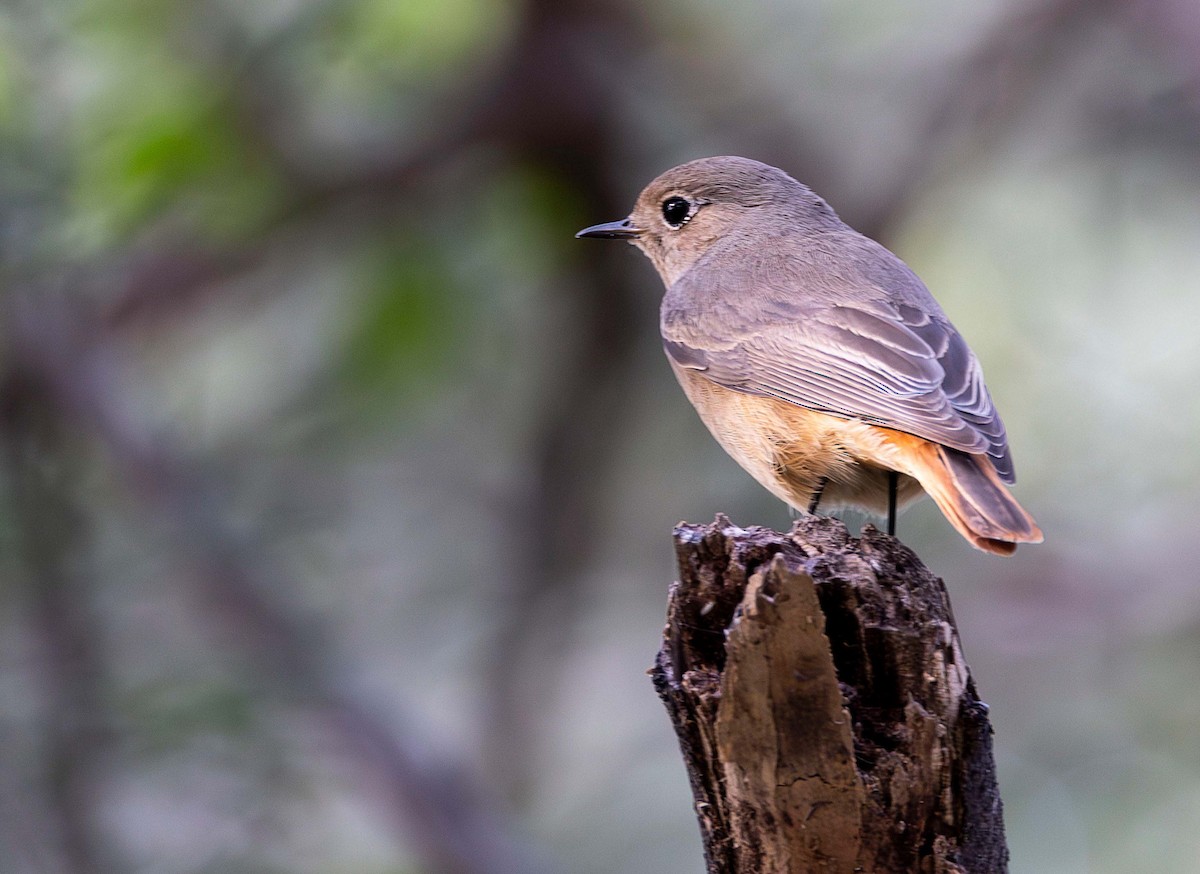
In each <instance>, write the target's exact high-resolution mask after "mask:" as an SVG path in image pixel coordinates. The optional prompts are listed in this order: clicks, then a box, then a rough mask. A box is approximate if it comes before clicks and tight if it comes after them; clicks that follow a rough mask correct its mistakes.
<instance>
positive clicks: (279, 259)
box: [0, 0, 1200, 874]
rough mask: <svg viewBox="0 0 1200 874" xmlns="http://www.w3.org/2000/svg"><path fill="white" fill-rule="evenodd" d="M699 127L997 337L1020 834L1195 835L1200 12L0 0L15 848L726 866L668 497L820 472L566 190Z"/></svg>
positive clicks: (1, 343)
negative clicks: (763, 432) (789, 184)
mask: <svg viewBox="0 0 1200 874" xmlns="http://www.w3.org/2000/svg"><path fill="white" fill-rule="evenodd" d="M711 154H743V155H747V156H749V157H754V158H758V159H760V160H764V161H767V162H769V163H773V164H776V165H778V166H781V167H783V168H784V169H786V170H788V171H789V172H790V173H792V175H794V176H796V177H797V178H799V179H801V180H802V181H804V182H807V183H808V184H809V185H811V186H812V187H813V188H814V189H816V190H817V191H818V192H819V193H821V194H822V195H823V196H825V197H826V199H828V200H829V201H830V202H831V203H832V204H833V205H834V207H835V208H836V209H838V210H839V212H840V213H841V215H842V216H843V218H845V219H846V220H847V221H848V222H849V223H850V224H852V225H854V226H855V227H857V228H859V229H860V230H862V231H864V232H866V233H868V234H871V235H873V236H876V237H878V238H879V239H881V240H882V241H883V242H885V243H886V244H887V245H889V246H890V247H891V248H892V249H894V250H895V251H896V252H898V253H899V254H900V255H901V256H902V257H903V258H905V260H907V261H908V262H909V264H910V265H912V266H913V268H914V269H915V270H916V271H917V273H918V274H920V275H921V276H922V277H923V278H924V279H925V281H926V282H927V284H928V285H929V286H930V288H931V289H932V290H933V292H934V294H935V295H936V296H937V297H938V298H939V300H940V301H941V302H942V304H943V306H944V308H945V309H946V310H947V312H948V313H949V314H950V316H951V318H952V319H953V320H954V321H955V323H956V324H957V325H958V327H959V328H960V330H961V331H962V332H963V333H964V335H965V336H966V337H967V338H968V340H969V341H970V342H971V344H972V346H973V347H974V349H975V351H976V352H977V353H978V355H979V356H980V358H981V359H982V360H983V362H984V365H985V369H986V372H987V375H988V382H989V385H990V387H991V389H992V393H993V396H994V397H995V399H996V401H997V404H998V405H999V407H1000V409H1001V411H1002V413H1003V414H1004V417H1005V420H1006V422H1007V424H1008V427H1009V432H1010V437H1011V442H1012V445H1013V447H1014V452H1015V457H1016V462H1017V470H1018V476H1019V478H1020V482H1019V485H1018V486H1017V489H1016V493H1017V495H1018V496H1019V498H1020V499H1021V501H1022V502H1023V503H1024V504H1025V505H1026V506H1027V507H1028V508H1029V509H1030V510H1031V511H1032V512H1033V514H1034V515H1035V516H1036V517H1037V518H1038V521H1039V522H1040V523H1041V525H1042V527H1043V529H1044V530H1045V532H1046V543H1045V544H1044V545H1042V546H1037V547H1032V548H1029V547H1027V548H1023V549H1021V551H1020V552H1019V553H1018V555H1017V556H1016V557H1015V558H1014V559H1011V560H1000V559H995V558H991V557H988V556H984V555H982V554H980V553H977V552H975V551H974V550H972V549H971V548H970V547H969V546H967V545H966V544H965V543H964V542H963V541H962V539H961V538H959V537H958V535H957V534H955V532H954V531H953V530H952V529H951V528H950V527H949V525H948V524H946V523H945V521H944V520H943V519H941V517H940V516H939V514H938V513H937V511H936V509H935V508H934V507H933V506H932V505H931V504H929V503H928V502H926V503H925V504H923V505H922V506H920V507H919V508H917V509H914V510H913V511H911V512H909V513H908V514H906V515H905V516H904V517H903V518H902V519H901V523H900V529H899V530H900V534H901V536H902V538H903V539H904V540H905V541H906V542H907V543H909V544H910V545H912V546H913V547H914V548H915V549H916V550H917V551H918V552H919V553H920V555H921V556H922V557H923V558H924V560H925V561H926V563H927V564H928V565H929V566H930V567H931V568H932V569H933V570H934V571H935V572H936V573H938V574H939V575H942V576H944V577H945V578H946V580H947V584H948V587H949V590H950V593H951V596H952V598H953V600H954V607H955V612H956V615H957V618H958V622H959V626H960V631H961V633H962V636H963V639H964V645H965V648H966V653H967V656H968V659H969V661H970V663H971V665H972V668H973V670H974V673H975V676H976V680H977V682H978V684H979V688H980V690H981V693H982V695H983V697H984V698H985V699H986V700H987V701H988V702H989V704H990V705H991V707H992V711H991V712H992V719H993V724H994V726H995V729H996V751H997V756H998V760H999V766H1000V783H1001V791H1002V793H1003V796H1004V799H1005V804H1006V814H1007V823H1008V834H1009V841H1010V845H1011V849H1012V856H1013V861H1012V868H1013V870H1014V871H1015V872H1053V874H1082V872H1096V874H1110V872H1111V874H1116V872H1129V871H1195V870H1200V731H1198V730H1197V725H1198V722H1200V693H1198V691H1197V690H1198V689H1200V585H1197V577H1198V576H1200V570H1198V568H1200V536H1198V535H1197V527H1198V523H1200V493H1198V486H1200V451H1198V445H1197V434H1198V433H1200V397H1198V395H1197V390H1198V389H1200V343H1198V340H1197V338H1198V336H1200V333H1198V332H1200V6H1197V5H1196V4H1194V3H1187V2H1178V0H1112V2H1090V0H1028V2H1006V0H989V2H982V3H961V2H951V0H923V2H920V3H904V4H881V3H877V2H871V0H852V2H851V0H824V2H818V0H809V2H784V0H761V2H754V3H741V4H731V3H728V2H717V0H690V2H689V0H662V2H658V3H653V4H649V3H634V2H626V0H607V2H598V0H597V2H592V0H557V2H556V0H527V2H524V3H519V2H515V0H512V2H504V0H436V2H434V0H340V2H329V0H259V2H238V0H187V2H185V0H4V2H3V3H2V4H0V295H2V296H0V302H2V306H3V309H2V312H3V333H2V334H0V366H2V368H3V373H2V374H0V425H2V428H3V431H2V434H3V444H4V445H3V449H4V455H3V463H2V465H0V470H2V473H0V488H2V489H3V492H4V495H3V498H4V500H3V501H2V502H0V575H2V576H0V870H2V871H3V872H4V874H27V872H39V874H40V872H64V874H91V872H97V874H101V872H105V874H107V872H126V871H136V872H156V874H157V872H162V874H198V872H264V874H265V872H331V874H332V872H368V874H369V872H380V874H384V872H387V874H401V872H442V871H499V872H503V871H513V872H515V871H535V870H545V871H569V872H580V874H591V872H596V874H599V872H643V871H658V872H663V874H671V872H699V871H701V870H703V863H702V859H701V850H700V841H699V836H698V832H697V828H696V823H695V820H694V817H693V814H692V812H691V809H690V808H691V799H690V794H689V792H688V789H687V785H686V780H685V776H684V771H683V767H682V764H681V762H680V761H679V759H678V754H677V750H676V746H675V739H674V736H673V734H672V731H671V728H670V725H669V723H668V721H667V719H666V716H665V713H664V712H663V710H662V707H661V705H660V704H659V702H658V701H657V699H656V698H655V697H654V694H653V692H652V690H651V687H650V683H649V680H648V678H647V677H645V676H644V673H643V672H644V669H645V668H647V667H648V666H649V664H650V662H651V659H652V657H653V653H654V651H655V649H656V648H657V644H658V635H659V632H660V630H661V626H662V622H663V608H664V604H665V593H666V588H667V585H668V583H669V582H670V580H671V579H672V577H673V575H674V570H673V567H672V551H671V546H670V539H669V537H670V531H671V528H672V526H673V525H674V524H675V523H676V522H678V521H679V520H680V519H687V520H692V521H706V520H708V519H710V518H711V517H712V516H713V514H714V512H716V511H718V510H720V511H725V512H728V513H729V514H730V515H731V516H732V517H733V519H734V520H735V521H736V522H738V523H740V524H743V525H747V524H767V525H772V526H775V527H783V526H786V525H787V524H788V516H787V513H786V512H785V509H784V508H783V507H782V506H781V505H779V504H778V503H777V502H775V501H774V500H773V499H771V498H770V497H769V496H768V495H767V494H766V493H765V492H764V491H762V490H761V489H760V488H759V487H758V486H757V485H755V484H754V483H753V482H752V481H751V480H750V479H749V477H748V476H746V475H745V474H743V473H742V472H741V471H740V470H739V469H738V468H737V467H736V466H735V465H734V463H733V462H732V461H730V460H728V459H727V458H726V457H725V456H724V454H723V453H722V452H721V451H720V449H719V448H718V447H717V446H716V444H715V443H714V442H713V441H712V440H711V438H710V437H709V436H708V434H707V433H706V432H705V431H704V429H703V427H702V426H701V424H700V423H699V421H698V419H697V418H696V416H695V414H694V413H693V411H692V410H691V409H690V407H689V406H688V405H687V402H686V401H685V399H684V397H683V395H682V393H681V392H680V391H679V390H678V387H677V386H676V385H675V384H674V380H673V378H672V376H671V374H670V372H669V369H668V367H667V366H666V363H665V362H664V361H663V360H662V353H661V351H660V348H659V343H658V339H657V334H656V330H657V325H656V322H657V305H658V298H659V296H660V294H661V289H660V286H659V281H658V279H657V277H656V276H654V274H653V271H652V269H651V267H650V265H649V263H648V262H647V261H646V260H645V259H644V258H642V257H641V256H640V255H639V254H638V253H636V252H634V251H632V250H630V249H628V248H627V247H624V246H618V245H615V244H608V245H602V244H599V243H594V242H590V241H576V240H574V239H573V238H572V234H573V233H574V231H576V230H577V229H579V228H581V227H583V226H584V225H587V224H592V223H595V222H599V221H607V220H611V219H617V218H620V217H623V216H624V215H625V214H626V213H627V212H628V210H629V208H630V206H631V205H632V202H633V199H634V197H635V196H636V194H637V193H638V191H639V190H640V189H641V187H642V186H643V185H644V184H645V183H646V182H647V181H648V180H649V179H650V178H652V177H653V176H655V175H656V174H657V173H659V172H661V171H662V170H664V169H666V168H667V167H670V166H672V165H674V164H676V163H679V162H681V161H683V160H687V159H691V158H695V157H700V156H704V155H711ZM851 521H852V522H854V523H855V524H857V522H858V521H860V520H851Z"/></svg>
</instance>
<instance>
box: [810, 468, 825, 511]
mask: <svg viewBox="0 0 1200 874" xmlns="http://www.w3.org/2000/svg"><path fill="white" fill-rule="evenodd" d="M828 482H829V477H827V476H823V477H821V481H820V482H818V483H817V487H816V489H814V490H813V493H812V497H811V498H809V501H808V512H809V515H812V514H813V513H815V512H817V504H819V503H821V494H822V493H823V492H824V491H825V486H826V484H828Z"/></svg>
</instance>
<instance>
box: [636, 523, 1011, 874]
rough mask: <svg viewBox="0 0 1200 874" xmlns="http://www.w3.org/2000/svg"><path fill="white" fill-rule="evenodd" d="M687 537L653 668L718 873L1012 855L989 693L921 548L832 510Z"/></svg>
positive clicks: (891, 868) (979, 868)
mask: <svg viewBox="0 0 1200 874" xmlns="http://www.w3.org/2000/svg"><path fill="white" fill-rule="evenodd" d="M675 546H676V553H677V557H678V561H679V572H680V579H679V581H678V582H677V583H675V584H674V585H672V587H671V592H670V598H669V602H668V607H667V627H666V629H665V631H664V636H663V645H662V648H661V650H660V651H659V654H658V658H657V660H656V663H655V667H654V670H653V676H654V682H655V687H656V689H657V690H658V693H659V695H660V696H661V697H662V699H663V701H664V703H665V704H666V706H667V710H668V712H669V713H670V716H671V720H672V722H673V723H674V725H675V731H676V734H677V735H678V737H679V742H680V747H681V749H682V751H683V755H684V761H685V764H686V766H687V771H688V776H689V779H690V781H691V786H692V792H693V795H694V797H695V802H696V814H697V817H698V819H699V821H700V830H701V833H702V836H703V839H704V847H705V858H706V859H707V863H708V871H709V872H710V874H752V872H753V874H775V872H778V874H785V872H787V874H800V872H907V871H912V872H929V874H951V872H965V874H995V872H1004V871H1006V870H1007V862H1008V851H1007V848H1006V846H1005V841H1004V822H1003V810H1002V806H1001V802H1000V795H999V792H998V790H997V787H996V778H995V765H994V762H993V758H992V745H991V726H990V725H989V723H988V720H987V707H986V705H984V704H983V703H981V702H980V701H979V699H978V697H977V696H976V694H975V688H974V684H973V682H972V680H971V676H970V672H969V671H968V669H967V666H966V663H965V661H964V660H963V655H962V649H961V647H960V645H959V640H958V633H957V631H956V630H955V627H954V620H953V616H952V614H951V612H950V603H949V600H948V598H947V596H946V589H945V586H944V585H943V583H942V581H941V580H940V579H938V578H937V577H935V576H933V575H932V574H931V573H930V572H929V571H928V570H927V569H926V568H925V567H924V565H922V564H921V562H920V560H919V559H917V557H916V556H915V555H914V554H913V553H912V551H911V550H909V549H908V548H907V547H905V546H904V545H903V544H901V543H900V542H899V541H898V540H896V539H895V538H892V537H888V536H887V535H884V534H881V533H879V532H877V531H875V530H874V529H872V528H870V527H868V528H867V529H866V531H865V532H864V534H863V536H862V538H861V539H854V538H851V537H850V536H849V534H848V533H847V531H846V529H845V526H844V525H842V523H841V522H839V521H837V520H835V519H828V518H822V517H805V518H803V519H801V520H800V521H798V522H797V523H796V526H795V527H794V528H793V530H792V531H791V532H790V533H789V534H780V533H778V532H774V531H770V530H768V529H764V528H746V529H742V528H738V527H736V526H734V525H732V524H731V523H730V521H729V520H728V519H727V518H725V517H723V516H718V517H717V519H716V521H715V522H713V523H712V524H711V525H681V526H680V527H679V528H677V529H676V531H675Z"/></svg>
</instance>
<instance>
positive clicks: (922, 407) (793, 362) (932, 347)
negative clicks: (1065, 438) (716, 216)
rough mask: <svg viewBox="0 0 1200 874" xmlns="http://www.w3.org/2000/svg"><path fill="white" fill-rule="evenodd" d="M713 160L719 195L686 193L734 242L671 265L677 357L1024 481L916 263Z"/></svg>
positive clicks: (771, 184) (795, 192)
mask: <svg viewBox="0 0 1200 874" xmlns="http://www.w3.org/2000/svg"><path fill="white" fill-rule="evenodd" d="M713 161H719V162H721V163H723V164H725V165H726V166H724V167H723V168H722V170H723V171H724V172H723V174H722V183H721V185H720V187H719V189H717V188H715V187H713V186H710V187H709V188H708V189H700V190H697V189H696V188H695V186H692V187H691V189H690V192H689V195H690V197H692V198H694V199H698V200H700V201H701V202H702V204H703V205H702V206H701V208H702V209H713V210H720V211H721V212H722V213H723V215H722V219H723V231H724V233H723V235H722V236H721V237H720V238H714V239H712V240H711V241H708V245H707V246H706V248H704V249H703V251H702V253H701V254H700V257H699V258H697V259H696V260H695V261H693V262H692V263H691V264H690V265H686V267H684V266H683V265H672V264H668V265H666V266H667V268H668V271H670V268H672V267H674V268H675V272H677V273H678V276H677V277H676V278H675V280H674V281H673V282H671V283H670V284H669V286H668V290H667V293H666V295H665V297H664V298H663V303H662V323H661V328H662V336H663V342H664V347H665V349H666V351H667V353H668V355H670V356H671V358H672V359H673V360H674V361H675V362H676V363H677V364H679V365H680V366H682V367H685V368H688V369H693V370H697V371H702V372H703V373H704V375H705V376H706V377H707V378H708V379H711V380H712V381H714V382H716V383H718V384H720V385H723V386H726V387H727V388H731V389H734V390H736V391H740V392H747V393H752V394H759V395H765V396H769V397H775V398H779V399H780V400H784V401H788V402H790V403H794V404H797V405H799V406H802V407H805V408H808V409H812V410H817V411H820V412H826V413H830V414H833V415H836V416H841V417H844V418H853V419H861V420H863V421H866V422H870V423H873V424H878V425H883V426H885V427H888V428H894V429H896V430H898V431H904V432H906V433H910V434H914V435H916V436H918V437H922V438H924V439H927V440H931V441H934V442H936V443H940V444H942V445H945V446H950V447H953V448H955V449H960V450H962V451H964V452H969V453H986V454H987V455H988V456H989V458H990V459H991V461H992V463H993V464H994V465H995V468H996V471H997V473H998V474H999V475H1000V477H1001V478H1002V479H1003V480H1004V481H1005V482H1008V483H1012V482H1014V481H1015V476H1014V471H1013V464H1012V457H1011V453H1010V452H1009V449H1008V441H1007V437H1006V434H1005V430H1004V425H1003V423H1002V422H1001V420H1000V417H999V415H998V414H997V412H996V409H995V407H994V405H993V404H992V399H991V396H990V395H989V394H988V390H987V388H986V386H985V385H984V382H983V371H982V368H981V367H980V365H979V361H978V360H977V359H976V357H975V355H974V354H973V353H972V352H971V350H970V348H969V347H968V346H967V344H966V342H965V341H964V340H963V338H962V336H961V335H960V334H959V333H958V331H957V330H955V328H954V326H953V325H952V324H951V323H950V321H949V319H947V318H946V315H945V313H943V312H942V309H941V307H940V306H939V305H938V303H937V301H935V300H934V299H933V296H932V295H931V294H930V293H929V291H928V289H926V287H925V285H924V284H923V283H922V282H921V280H920V279H918V278H917V276H916V275H915V274H914V273H913V272H912V271H911V270H910V269H909V268H908V266H907V265H905V264H904V262H902V261H901V260H900V259H899V258H897V257H896V256H895V255H893V254H892V253H891V252H889V251H888V250H887V249H885V248H884V247H883V246H881V245H879V244H878V243H876V242H875V241H873V240H870V239H868V238H866V237H864V236H862V235H861V234H859V233H858V232H857V231H855V230H853V229H852V228H850V227H848V226H847V225H846V224H845V223H843V222H842V221H841V219H839V218H838V216H837V214H836V213H835V212H834V211H833V210H832V209H831V208H830V207H829V206H828V205H827V204H826V203H825V202H824V201H823V200H821V199H820V198H819V197H817V196H816V195H815V194H814V193H813V192H812V191H811V190H809V189H808V188H807V187H806V186H804V185H802V184H801V183H799V182H797V181H795V180H794V179H792V178H791V177H789V176H787V175H786V174H784V173H783V172H782V171H780V170H776V169H775V168H772V167H768V166H767V165H765V164H759V163H758V162H755V161H748V160H747V159H744V158H720V159H705V163H706V164H708V165H710V166H711V164H712V162H713ZM691 166H692V165H689V164H684V165H682V166H681V167H677V168H675V170H672V171H669V172H668V173H667V174H664V175H663V176H662V177H660V178H659V180H657V181H658V183H659V184H658V185H657V186H656V187H657V188H658V192H657V193H656V194H655V198H656V199H661V198H662V197H663V196H664V195H665V194H666V193H667V192H669V191H670V190H672V189H673V187H679V188H680V189H681V190H683V186H684V185H685V183H686V181H687V180H688V178H689V176H690V175H691V174H690V173H689V169H690V168H691ZM673 175H677V176H678V179H679V182H678V185H675V183H674V180H673V179H672V178H671V177H672V176H673ZM648 254H651V257H652V258H653V254H652V253H648ZM680 267H683V269H679V268H680ZM660 269H661V268H660ZM668 271H664V272H665V275H669V272H668ZM748 288H752V289H755V293H754V294H753V295H748V294H745V293H742V292H741V291H740V290H742V289H748Z"/></svg>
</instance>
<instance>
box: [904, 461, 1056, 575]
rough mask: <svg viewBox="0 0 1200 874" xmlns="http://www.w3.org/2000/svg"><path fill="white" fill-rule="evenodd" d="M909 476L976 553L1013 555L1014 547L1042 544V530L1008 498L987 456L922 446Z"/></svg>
mask: <svg viewBox="0 0 1200 874" xmlns="http://www.w3.org/2000/svg"><path fill="white" fill-rule="evenodd" d="M922 448H923V450H924V451H923V452H921V453H919V455H918V457H917V458H915V459H914V458H911V456H910V459H911V460H912V461H914V462H917V463H916V464H915V465H914V467H916V468H917V469H915V470H913V471H912V475H913V476H914V477H916V479H917V480H918V481H919V482H920V483H921V486H922V487H923V488H924V489H925V491H926V492H928V493H929V496H930V497H931V498H933V500H934V502H935V503H936V504H937V505H938V509H940V510H941V511H942V513H943V515H945V517H946V518H947V519H948V520H949V521H950V524H951V525H953V526H954V527H955V528H957V529H958V531H959V533H960V534H962V536H963V537H965V538H967V540H969V541H970V542H971V544H972V545H973V546H974V547H975V548H976V549H981V550H983V551H984V552H991V553H995V554H996V555H1012V554H1013V553H1014V552H1016V551H1017V544H1018V543H1041V542H1042V530H1041V529H1040V528H1038V526H1037V523H1036V522H1034V521H1033V517H1032V516H1030V515H1029V514H1028V513H1027V512H1025V509H1024V508H1023V507H1022V506H1021V505H1020V504H1018V503H1017V500H1016V498H1014V497H1013V496H1012V495H1011V494H1009V492H1008V489H1007V488H1006V487H1005V485H1004V483H1002V482H1001V481H1000V477H999V476H997V475H996V469H995V468H994V467H993V466H992V463H991V461H990V460H989V459H988V457H987V456H986V455H970V454H968V453H966V452H960V451H959V450H957V449H951V448H949V447H947V446H939V445H937V444H936V443H925V445H924V446H923V447H922Z"/></svg>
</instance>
